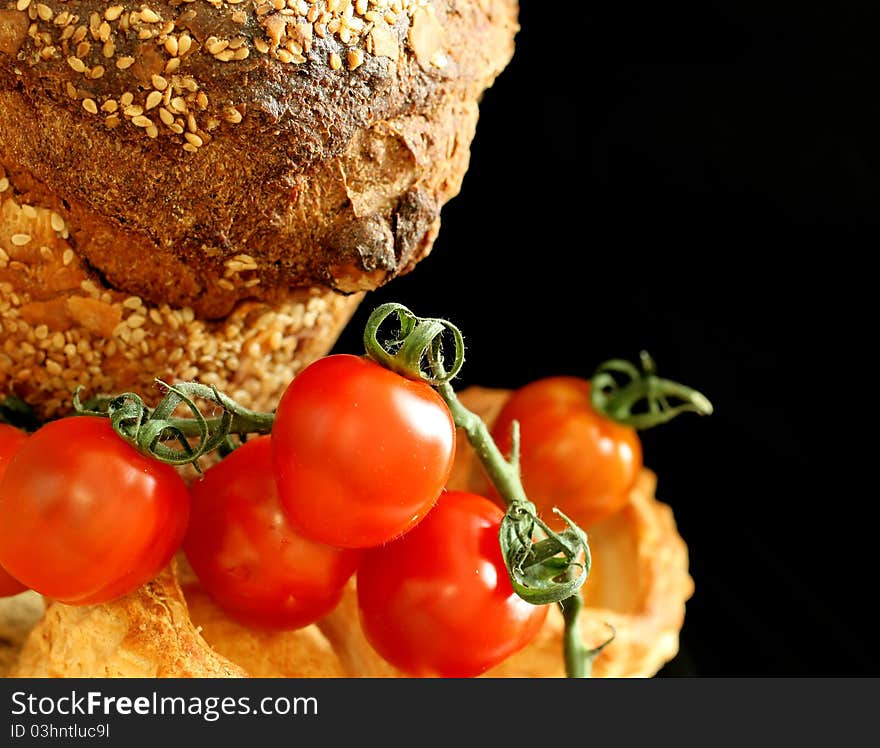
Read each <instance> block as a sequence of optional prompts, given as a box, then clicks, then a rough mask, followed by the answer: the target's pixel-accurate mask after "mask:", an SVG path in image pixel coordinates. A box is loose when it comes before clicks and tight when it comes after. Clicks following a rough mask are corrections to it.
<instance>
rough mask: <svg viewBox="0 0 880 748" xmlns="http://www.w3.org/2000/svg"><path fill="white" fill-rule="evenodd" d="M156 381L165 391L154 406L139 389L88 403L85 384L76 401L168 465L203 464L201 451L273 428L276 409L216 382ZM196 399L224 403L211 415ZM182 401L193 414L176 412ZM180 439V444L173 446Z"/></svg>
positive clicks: (227, 446)
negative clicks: (240, 397) (252, 404)
mask: <svg viewBox="0 0 880 748" xmlns="http://www.w3.org/2000/svg"><path fill="white" fill-rule="evenodd" d="M156 383H157V384H158V385H159V386H160V387H162V388H163V389H164V390H165V395H164V397H163V398H162V400H161V401H160V402H159V404H158V405H157V406H156V407H155V409H150V408H148V407H147V406H146V405H145V404H144V401H143V400H142V399H141V397H140V396H139V395H137V394H135V393H134V392H126V393H124V394H122V395H119V396H116V397H107V396H103V395H99V396H97V397H94V398H91V399H90V400H89V401H88V402H87V403H85V404H83V403H82V402H81V401H80V398H79V394H80V389H77V390H76V392H74V395H73V407H74V410H75V411H76V412H77V414H79V415H89V416H101V417H106V418H109V419H110V423H111V425H112V426H113V430H114V431H115V432H116V433H117V434H118V435H119V436H120V437H122V438H123V439H124V440H125V441H127V442H128V443H129V444H131V445H132V446H134V447H135V448H136V449H138V450H139V451H140V452H142V453H144V454H147V455H149V456H151V457H153V458H154V459H156V460H159V461H160V462H164V463H166V464H168V465H186V464H188V463H192V465H193V466H194V467H195V468H196V470H200V468H199V463H198V460H199V458H200V457H203V456H204V455H207V454H210V453H211V452H213V451H215V450H219V452H220V454H221V455H223V454H228V453H229V452H230V451H231V450H232V449H234V446H235V445H234V442H233V441H232V439H231V436H232V435H233V434H236V435H238V436H239V438H240V439H241V440H242V441H244V439H245V438H246V437H247V435H248V434H268V433H269V432H270V431H271V430H272V423H273V421H274V420H275V416H274V414H272V413H257V412H255V411H252V410H249V409H247V408H245V407H244V406H242V405H239V404H238V403H237V402H235V401H234V400H233V399H232V398H230V397H227V396H226V395H224V394H223V393H222V392H219V391H218V390H217V389H216V388H215V387H208V386H206V385H203V384H199V383H197V382H181V383H178V384H175V385H170V384H166V383H165V382H162V381H161V380H158V379H157V380H156ZM196 400H203V401H206V402H209V403H211V404H212V407H213V408H214V409H216V408H217V407H219V408H221V409H222V414H221V415H219V416H212V417H210V418H206V417H205V416H204V415H203V414H202V412H201V410H200V409H199V407H198V405H196V402H195V401H196ZM181 404H182V405H184V406H185V407H186V408H188V409H189V411H190V413H191V414H192V418H177V417H175V416H174V415H173V414H174V412H175V411H176V410H177V408H178V406H180V405H181ZM175 442H176V443H177V444H179V445H180V446H178V447H175V446H171V445H172V444H174V443H175Z"/></svg>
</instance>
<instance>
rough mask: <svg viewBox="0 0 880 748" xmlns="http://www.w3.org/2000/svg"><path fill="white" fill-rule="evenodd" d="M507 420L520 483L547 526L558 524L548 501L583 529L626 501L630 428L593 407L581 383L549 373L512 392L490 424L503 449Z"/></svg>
mask: <svg viewBox="0 0 880 748" xmlns="http://www.w3.org/2000/svg"><path fill="white" fill-rule="evenodd" d="M514 420H516V421H519V424H520V439H521V452H520V465H521V469H522V481H523V486H524V487H525V489H526V494H527V495H528V497H529V499H531V500H532V501H533V502H534V503H535V504H536V505H537V507H538V511H539V513H540V515H541V518H542V519H543V520H544V521H545V522H547V523H548V524H549V525H550V526H551V527H555V528H557V529H562V528H563V527H564V524H565V523H564V522H562V521H561V520H560V519H558V518H556V515H554V514H553V513H552V509H553V507H554V506H556V507H559V509H560V510H562V511H563V512H565V514H567V515H568V516H569V517H571V518H572V519H573V520H574V521H575V522H577V523H578V524H579V525H580V526H581V527H584V528H587V527H590V526H591V525H594V524H596V523H597V522H599V521H600V520H602V519H604V518H605V517H607V516H609V515H611V514H614V513H615V512H617V511H618V510H620V509H621V508H623V507H624V506H625V505H626V504H627V502H628V501H629V491H630V489H631V488H632V487H633V485H634V483H635V480H636V477H637V476H638V474H639V471H640V470H641V468H642V445H641V442H640V441H639V437H638V435H637V434H636V432H635V430H634V429H632V428H630V427H629V426H623V425H621V424H619V423H615V422H614V421H612V420H610V419H608V418H606V417H605V416H603V415H601V414H599V413H597V412H596V411H595V410H594V409H593V406H592V405H591V404H590V383H589V382H588V381H586V380H583V379H578V378H575V377H551V378H548V379H541V380H538V381H536V382H532V383H531V384H527V385H526V386H525V387H522V388H521V389H519V390H517V391H516V392H514V393H513V395H512V396H511V397H510V399H509V400H508V401H507V403H506V404H505V406H504V408H503V409H502V411H501V413H500V414H499V416H498V419H497V420H496V421H495V424H494V426H493V427H492V437H493V438H494V439H495V442H496V443H497V444H498V447H499V448H500V449H501V451H502V452H503V453H505V454H507V453H509V451H510V448H511V424H512V422H513V421H514Z"/></svg>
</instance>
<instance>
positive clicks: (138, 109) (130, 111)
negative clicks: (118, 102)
mask: <svg viewBox="0 0 880 748" xmlns="http://www.w3.org/2000/svg"><path fill="white" fill-rule="evenodd" d="M122 113H123V114H124V115H125V116H126V117H138V116H140V115H141V114H143V113H144V108H143V107H142V106H140V105H138V104H131V105H129V106H127V107H125V109H123V110H122Z"/></svg>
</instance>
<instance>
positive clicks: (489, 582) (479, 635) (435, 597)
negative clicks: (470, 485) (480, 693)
mask: <svg viewBox="0 0 880 748" xmlns="http://www.w3.org/2000/svg"><path fill="white" fill-rule="evenodd" d="M503 516H504V514H503V512H502V511H501V510H500V509H499V508H498V507H497V506H495V505H494V504H493V503H492V502H491V501H489V500H488V499H485V498H483V497H482V496H477V495H475V494H471V493H464V492H460V491H450V492H449V493H444V494H443V495H442V496H441V497H440V500H439V501H438V502H437V506H436V507H434V509H433V510H432V511H431V513H430V514H429V515H428V516H427V518H426V519H425V520H424V521H423V522H422V523H421V524H420V525H419V526H418V527H416V528H415V529H414V530H411V531H410V532H408V533H407V534H406V535H404V536H403V537H402V538H400V539H399V540H396V541H394V542H393V543H389V544H388V545H386V546H382V547H380V548H374V549H371V550H368V551H366V552H365V553H364V557H363V560H362V561H361V566H360V568H359V569H358V576H357V580H358V604H359V608H360V618H361V624H362V626H363V629H364V633H365V634H366V636H367V639H368V640H369V642H370V643H371V644H372V645H373V647H374V648H375V649H376V651H378V652H379V654H381V655H382V656H383V657H384V658H385V659H386V660H388V661H389V662H390V663H391V664H392V665H394V666H396V667H398V668H400V669H401V670H404V671H405V672H407V673H409V674H411V675H417V676H428V675H438V676H442V677H472V676H475V675H479V674H480V673H482V672H484V671H485V670H487V669H488V668H490V667H492V666H493V665H496V664H498V663H499V662H501V661H502V660H504V659H505V658H507V657H509V656H510V655H512V654H513V653H514V652H516V651H518V650H520V649H522V648H523V647H524V646H525V645H526V644H528V643H529V642H530V641H531V640H532V639H533V638H534V636H535V634H537V633H538V630H539V629H540V628H541V624H542V623H543V622H544V618H545V617H546V615H547V606H546V605H542V606H535V605H532V604H531V603H527V602H526V601H525V600H523V599H522V598H521V597H519V596H518V595H517V594H516V593H515V592H514V591H513V587H512V586H511V584H510V578H509V576H508V574H507V569H506V567H505V565H504V559H503V558H502V556H501V548H500V546H499V543H498V531H499V528H500V526H501V519H502V517H503Z"/></svg>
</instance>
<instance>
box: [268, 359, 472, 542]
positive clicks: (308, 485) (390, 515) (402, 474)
mask: <svg viewBox="0 0 880 748" xmlns="http://www.w3.org/2000/svg"><path fill="white" fill-rule="evenodd" d="M454 456H455V426H454V425H453V422H452V416H451V414H450V413H449V409H448V408H447V407H446V403H444V402H443V399H442V398H441V397H440V395H438V394H437V393H436V392H435V391H434V390H433V389H431V387H430V386H428V385H427V384H424V383H423V382H415V381H411V380H409V379H405V378H404V377H402V376H400V375H398V374H395V373H394V372H392V371H389V370H388V369H385V368H383V367H382V366H379V364H376V363H374V362H372V361H370V360H368V359H365V358H358V357H356V356H348V355H336V356H328V357H326V358H323V359H320V360H318V361H316V362H315V363H313V364H312V365H311V366H309V367H307V368H306V369H305V370H303V372H302V373H300V374H299V376H297V377H296V379H294V380H293V382H291V384H290V386H289V387H288V388H287V391H286V392H285V393H284V396H283V397H282V398H281V403H280V404H279V406H278V410H277V412H276V414H275V423H274V425H273V427H272V457H273V464H274V468H275V478H276V481H277V484H278V493H279V495H280V497H281V504H282V506H283V507H284V510H285V511H286V512H287V515H288V517H289V518H290V521H291V522H292V523H293V524H294V525H295V526H296V527H297V528H298V529H299V530H300V532H302V534H303V535H305V536H306V537H308V538H311V539H312V540H316V541H318V542H321V543H327V544H328V545H334V546H338V547H342V548H365V547H369V546H375V545H379V544H380V543H385V542H387V541H389V540H391V539H392V538H395V537H397V536H399V535H402V534H403V533H405V532H407V530H409V529H410V528H412V527H414V526H415V525H416V524H417V523H418V522H419V521H420V520H421V519H422V518H423V517H424V516H425V515H426V514H427V513H428V511H429V510H430V508H431V507H432V506H433V505H434V503H435V502H436V501H437V497H438V496H439V495H440V492H441V491H442V490H443V486H444V485H445V484H446V479H447V478H448V477H449V473H450V471H451V470H452V462H453V458H454Z"/></svg>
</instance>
